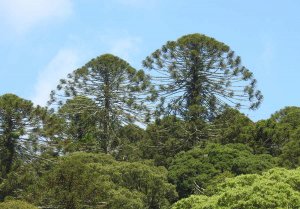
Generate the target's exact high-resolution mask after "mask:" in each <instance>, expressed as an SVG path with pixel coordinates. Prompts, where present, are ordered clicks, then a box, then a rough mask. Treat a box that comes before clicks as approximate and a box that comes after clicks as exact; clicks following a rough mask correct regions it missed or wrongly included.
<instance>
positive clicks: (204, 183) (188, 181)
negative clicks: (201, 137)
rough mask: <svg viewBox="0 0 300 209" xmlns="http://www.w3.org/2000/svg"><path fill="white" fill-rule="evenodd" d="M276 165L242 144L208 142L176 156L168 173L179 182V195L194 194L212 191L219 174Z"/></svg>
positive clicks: (272, 160) (246, 172)
mask: <svg viewBox="0 0 300 209" xmlns="http://www.w3.org/2000/svg"><path fill="white" fill-rule="evenodd" d="M275 165H276V164H275V160H274V159H273V158H272V156H270V155H254V154H252V150H251V148H250V147H248V146H246V145H243V144H227V145H220V144H208V145H207V146H206V147H205V148H200V147H195V148H194V149H192V150H189V151H187V152H181V153H179V154H178V155H176V157H175V158H174V160H173V161H172V163H171V165H170V167H169V174H168V176H169V180H170V182H171V183H173V184H175V185H177V191H178V194H179V196H180V197H187V196H188V195H190V194H192V193H205V194H210V193H211V192H212V191H213V189H214V186H215V185H214V183H218V182H219V180H220V176H222V177H231V176H235V175H240V174H248V173H259V172H261V171H264V170H266V169H270V168H272V167H275ZM218 179H219V180H218Z"/></svg>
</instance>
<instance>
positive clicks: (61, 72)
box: [31, 49, 80, 105]
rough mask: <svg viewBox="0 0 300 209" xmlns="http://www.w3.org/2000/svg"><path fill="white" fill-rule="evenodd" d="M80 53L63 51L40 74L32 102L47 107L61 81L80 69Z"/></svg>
mask: <svg viewBox="0 0 300 209" xmlns="http://www.w3.org/2000/svg"><path fill="white" fill-rule="evenodd" d="M79 57H80V56H79V53H78V52H77V51H76V50H72V49H61V50H60V51H58V53H57V54H56V55H55V56H54V58H53V59H52V60H51V61H50V62H49V63H48V64H47V66H46V67H45V68H44V69H43V70H42V71H41V72H40V73H39V76H38V79H37V82H36V84H35V90H34V94H33V96H32V98H31V100H32V101H33V102H34V103H35V104H38V105H46V103H47V101H48V100H49V95H50V91H51V90H53V89H55V88H56V86H57V84H58V82H59V80H60V79H61V78H65V77H66V75H67V74H68V73H70V72H72V71H73V70H75V69H76V68H78V67H79Z"/></svg>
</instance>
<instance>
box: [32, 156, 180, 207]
mask: <svg viewBox="0 0 300 209" xmlns="http://www.w3.org/2000/svg"><path fill="white" fill-rule="evenodd" d="M33 188H35V191H34V192H30V193H27V196H29V197H30V196H31V198H29V199H30V200H33V201H34V202H35V203H36V204H37V205H40V206H43V207H50V206H51V207H56V208H63V209H69V208H70V209H81V208H96V207H99V208H113V209H117V208H137V209H138V208H141V209H142V208H153V209H156V208H157V209H158V208H167V207H169V205H170V203H172V202H174V200H175V198H176V191H175V187H174V186H173V185H171V184H169V183H168V182H167V171H166V170H165V169H164V168H163V167H160V168H158V167H155V166H153V165H150V164H147V163H129V162H118V161H115V160H114V159H113V158H112V157H111V156H109V155H105V154H87V153H72V154H71V155H69V156H66V157H62V158H60V160H59V161H58V162H57V164H55V165H54V167H53V168H52V169H50V170H49V171H48V172H46V173H45V174H43V175H42V177H41V178H40V180H38V181H37V183H36V185H35V186H33Z"/></svg>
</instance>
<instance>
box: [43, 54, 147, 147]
mask: <svg viewBox="0 0 300 209" xmlns="http://www.w3.org/2000/svg"><path fill="white" fill-rule="evenodd" d="M148 90H149V91H150V90H151V89H150V77H149V76H148V75H146V74H145V73H144V71H142V70H139V71H138V70H136V69H134V68H133V67H131V66H130V65H129V64H128V63H127V62H126V61H124V60H122V59H121V58H119V57H116V56H113V55H111V54H104V55H102V56H99V57H97V58H95V59H92V60H91V61H89V62H88V63H87V64H85V65H84V66H83V67H81V68H79V69H77V70H75V71H73V73H71V74H69V75H68V78H67V79H61V80H60V84H59V85H58V87H57V92H55V91H52V92H51V100H50V101H49V103H52V104H53V103H55V102H58V104H59V105H62V104H64V103H65V99H66V98H69V99H70V98H73V97H76V96H85V97H88V98H89V99H92V100H93V101H94V103H95V104H96V105H97V106H98V108H96V109H94V111H95V113H96V112H97V111H99V112H100V113H101V115H102V117H98V122H99V123H100V124H101V125H100V127H101V129H100V130H101V132H102V133H103V136H102V137H101V140H102V142H101V148H102V149H103V151H104V152H111V151H112V150H113V149H114V147H113V146H112V143H113V142H111V141H114V140H115V132H116V128H118V127H119V125H120V124H124V123H132V122H134V121H141V122H142V121H143V120H144V119H145V117H146V116H147V115H148V113H147V111H146V110H147V108H146V105H145V104H144V103H143V102H144V101H145V99H146V97H147V95H146V92H148ZM59 95H63V96H59ZM149 99H150V98H149ZM85 108H86V109H89V108H90V105H86V104H85V103H82V104H81V109H85Z"/></svg>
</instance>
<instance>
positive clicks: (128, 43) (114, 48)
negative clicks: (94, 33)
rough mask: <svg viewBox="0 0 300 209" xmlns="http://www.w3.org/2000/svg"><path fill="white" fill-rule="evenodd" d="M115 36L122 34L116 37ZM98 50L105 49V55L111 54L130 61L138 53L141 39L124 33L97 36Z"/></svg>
mask: <svg viewBox="0 0 300 209" xmlns="http://www.w3.org/2000/svg"><path fill="white" fill-rule="evenodd" d="M116 34H122V35H120V36H116ZM97 42H98V43H100V46H99V48H102V49H105V50H104V51H106V53H107V52H108V53H112V54H114V55H116V56H119V57H121V58H122V59H125V60H127V61H132V59H133V58H134V57H136V55H137V54H138V53H139V52H140V45H141V43H142V39H141V38H140V37H138V36H132V35H129V34H128V33H127V32H126V31H125V32H124V31H123V32H122V31H118V32H116V31H109V32H105V33H104V35H103V34H102V35H100V36H98V39H97Z"/></svg>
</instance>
